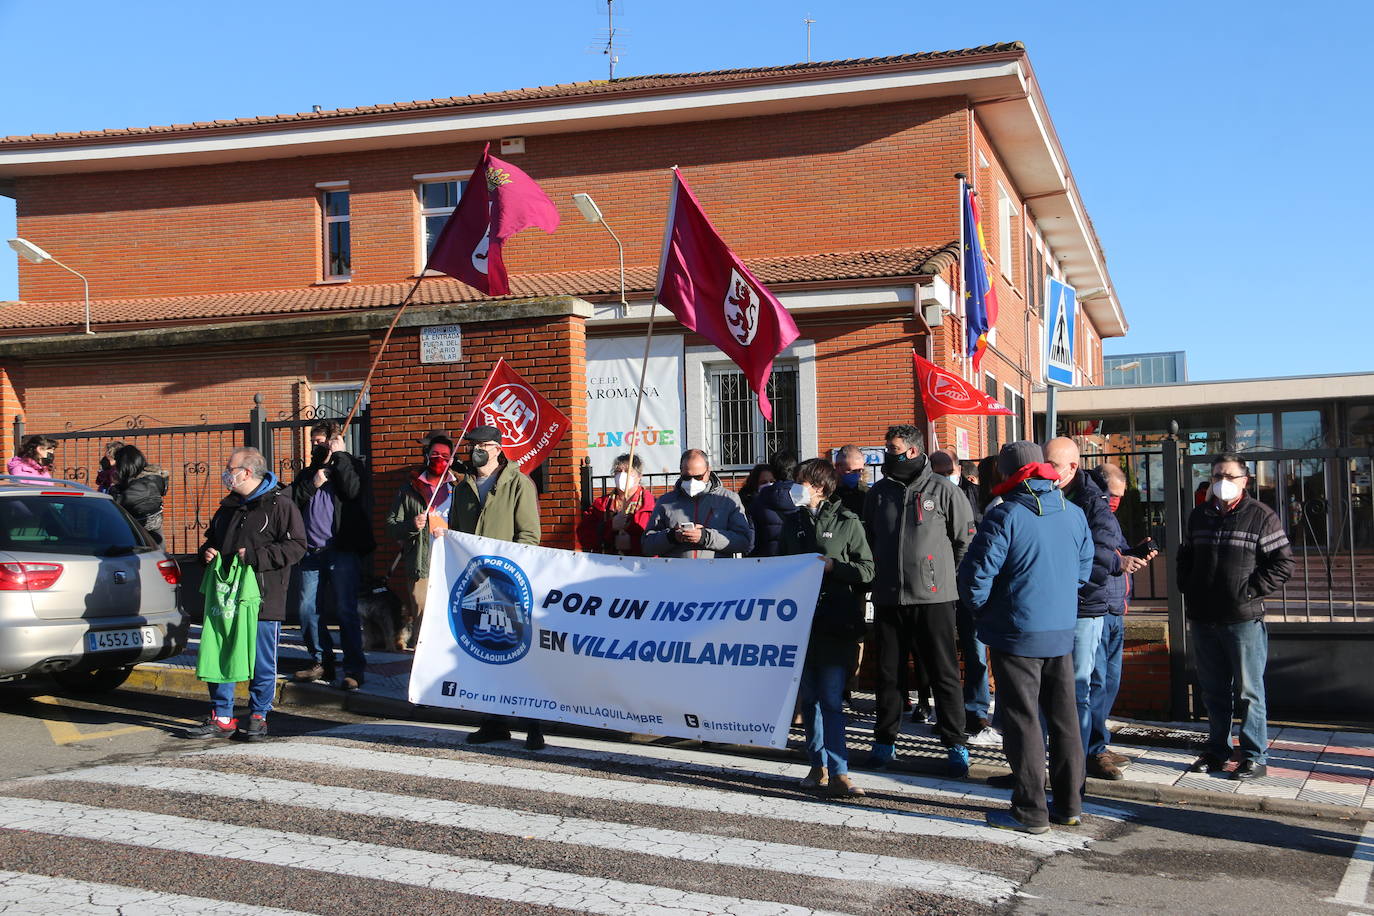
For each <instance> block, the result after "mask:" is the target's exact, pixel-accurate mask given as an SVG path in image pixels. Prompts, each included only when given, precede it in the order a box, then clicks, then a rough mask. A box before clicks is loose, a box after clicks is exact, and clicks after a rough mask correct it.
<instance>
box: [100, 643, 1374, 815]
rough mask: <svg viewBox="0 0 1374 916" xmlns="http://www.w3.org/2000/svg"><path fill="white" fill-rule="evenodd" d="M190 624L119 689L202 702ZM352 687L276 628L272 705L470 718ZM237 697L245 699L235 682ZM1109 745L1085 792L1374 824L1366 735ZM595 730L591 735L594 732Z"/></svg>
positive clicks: (375, 676) (378, 678)
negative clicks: (179, 650) (1214, 765)
mask: <svg viewBox="0 0 1374 916" xmlns="http://www.w3.org/2000/svg"><path fill="white" fill-rule="evenodd" d="M198 635H199V630H198V628H192V642H191V645H190V646H189V648H188V650H187V651H186V652H185V653H184V654H182V655H178V656H176V657H174V658H169V659H166V660H164V661H161V662H155V663H151V664H145V665H139V666H138V667H137V668H136V669H134V673H133V675H132V676H131V677H130V678H129V680H128V681H127V682H126V683H125V685H124V686H125V689H128V690H138V691H142V692H148V693H166V694H172V695H176V696H187V697H195V698H200V697H205V696H206V693H205V685H204V684H203V683H201V682H200V681H199V680H198V679H197V678H196V675H195V664H196V657H195V651H196V647H197V645H198ZM367 657H368V665H367V675H366V678H365V680H364V683H363V686H362V689H361V690H358V691H355V692H351V693H345V692H344V691H342V690H339V689H337V688H334V687H329V686H326V685H324V684H322V683H312V684H299V683H295V682H292V681H291V680H290V673H291V672H293V671H295V670H297V669H298V668H303V667H305V666H306V665H307V664H308V661H309V655H308V654H307V653H306V651H305V647H304V645H303V644H302V642H301V638H300V629H299V628H297V627H286V628H283V629H282V643H281V649H280V652H279V656H278V659H279V662H278V668H279V670H280V671H281V672H282V676H281V677H280V678H279V680H278V682H277V683H278V699H277V704H278V705H279V706H335V707H337V708H339V709H346V710H348V711H350V712H354V713H358V714H360V715H375V716H383V717H389V718H401V719H416V720H420V721H436V720H438V721H467V720H468V719H471V720H472V721H473V722H475V721H476V720H477V715H476V714H468V713H464V712H461V711H455V710H447V709H444V710H441V709H436V708H432V707H416V706H412V705H411V704H410V702H409V701H408V700H407V698H406V691H407V686H408V684H409V681H410V665H411V661H412V660H413V659H414V655H412V654H410V653H396V652H369V653H368V654H367ZM240 696H241V697H243V698H246V696H247V694H246V691H245V690H244V687H243V685H241V687H240ZM872 709H873V697H872V695H871V694H863V693H858V694H856V695H855V702H854V705H853V706H852V707H851V708H850V717H849V728H848V735H849V746H850V755H851V757H852V759H853V760H854V761H856V764H857V766H856V769H857V770H858V772H859V776H860V781H861V782H862V772H863V771H862V761H863V759H864V757H865V756H866V755H867V752H868V748H869V745H870V742H871V740H872V734H873V732H872V727H873V715H872ZM1112 729H1113V731H1114V732H1115V736H1116V740H1115V743H1114V744H1113V745H1112V749H1113V750H1115V751H1116V752H1117V753H1121V754H1125V755H1126V756H1128V757H1130V758H1131V759H1132V762H1131V763H1130V764H1129V765H1128V766H1126V767H1125V768H1124V772H1125V777H1126V778H1125V779H1124V780H1119V781H1108V780H1101V779H1089V780H1088V792H1089V794H1090V795H1096V796H1100V797H1107V798H1120V799H1129V800H1134V801H1143V802H1164V803H1167V804H1197V805H1208V806H1211V807H1225V808H1234V809H1244V810H1251V811H1269V812H1273V813H1276V814H1295V815H1309V816H1319V817H1348V818H1355V819H1361V820H1374V734H1369V733H1366V732H1354V731H1347V730H1340V729H1334V728H1332V729H1325V728H1292V727H1278V726H1276V727H1274V728H1272V729H1271V733H1270V750H1269V773H1268V775H1267V776H1265V777H1264V778H1263V779H1255V780H1251V781H1248V782H1237V781H1235V780H1233V779H1230V778H1229V776H1228V775H1226V774H1207V773H1190V772H1188V765H1189V764H1190V763H1192V762H1193V760H1194V759H1195V758H1196V757H1197V756H1198V753H1199V752H1200V751H1201V747H1202V741H1203V738H1204V737H1205V735H1206V726H1205V725H1204V724H1201V723H1192V722H1183V723H1149V722H1131V721H1127V720H1113V721H1112ZM555 730H557V731H564V732H574V733H579V734H581V733H587V734H591V733H593V732H595V731H596V730H590V729H585V728H581V727H573V726H566V725H557V726H555ZM598 733H599V732H598ZM800 746H801V732H800V729H794V730H793V732H792V739H791V741H790V742H789V750H787V751H782V752H779V751H774V750H771V749H762V748H748V747H746V748H732V751H734V752H736V753H746V754H755V755H768V756H777V755H781V756H785V757H786V758H787V759H793V760H795V759H796V750H797V749H799V748H800ZM969 753H970V757H971V763H972V765H971V768H970V776H971V777H973V778H975V779H986V778H987V777H989V776H993V775H996V774H998V773H1003V772H1006V770H1007V764H1006V758H1005V757H1003V756H1002V753H1001V751H1000V750H999V749H998V748H987V747H970V748H969ZM897 754H898V762H897V764H896V765H895V766H894V767H893V769H894V770H895V771H899V772H900V771H907V772H918V773H926V774H939V773H941V772H942V768H943V764H944V757H945V753H944V748H943V747H941V746H940V743H939V741H938V740H936V738H935V737H934V729H933V727H932V726H930V725H918V724H914V723H911V722H906V723H904V725H903V727H902V734H901V735H900V736H899V737H898V739H897Z"/></svg>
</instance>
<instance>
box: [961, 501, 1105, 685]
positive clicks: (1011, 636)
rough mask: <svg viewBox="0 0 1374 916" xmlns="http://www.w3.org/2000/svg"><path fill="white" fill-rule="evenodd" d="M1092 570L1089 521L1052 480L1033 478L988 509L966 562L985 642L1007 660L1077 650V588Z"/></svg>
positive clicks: (965, 578)
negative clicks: (1074, 638)
mask: <svg viewBox="0 0 1374 916" xmlns="http://www.w3.org/2000/svg"><path fill="white" fill-rule="evenodd" d="M1092 570H1093V540H1092V532H1091V531H1090V530H1089V529H1088V521H1087V518H1086V516H1084V514H1083V510H1082V509H1079V508H1078V507H1077V506H1075V505H1074V504H1073V503H1071V502H1069V501H1068V500H1067V499H1065V498H1064V494H1063V493H1062V492H1061V491H1060V490H1059V489H1058V488H1056V487H1055V485H1054V481H1051V480H1035V479H1032V480H1027V481H1024V482H1023V483H1021V484H1020V485H1019V486H1017V487H1016V488H1015V489H1013V490H1012V491H1011V492H1010V493H1008V494H1006V496H1005V497H1004V498H1003V500H1002V502H1001V503H1000V504H998V505H996V506H990V507H988V510H987V513H986V514H985V515H984V516H983V523H982V525H980V526H979V528H978V535H977V537H975V538H974V539H973V544H972V546H970V547H969V549H968V554H967V556H965V557H964V560H963V562H962V563H960V564H959V597H960V598H961V599H962V600H963V602H964V604H965V606H967V607H968V608H969V610H970V611H971V612H972V613H973V619H974V626H975V628H976V629H977V631H978V638H979V639H980V640H982V641H983V642H984V643H986V644H987V645H989V646H991V647H992V648H994V649H996V650H998V651H999V652H1005V653H1007V654H1008V655H1019V656H1023V657H1025V658H1057V657H1059V656H1061V655H1067V654H1068V653H1069V652H1072V651H1073V634H1074V627H1075V621H1076V620H1077V617H1078V588H1079V586H1081V585H1082V584H1084V583H1086V582H1087V581H1088V580H1089V577H1090V576H1091V575H1092Z"/></svg>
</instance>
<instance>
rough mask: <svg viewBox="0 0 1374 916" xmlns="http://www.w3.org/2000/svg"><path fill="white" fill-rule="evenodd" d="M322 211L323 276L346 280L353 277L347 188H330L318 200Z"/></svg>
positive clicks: (329, 278) (328, 278) (330, 278)
mask: <svg viewBox="0 0 1374 916" xmlns="http://www.w3.org/2000/svg"><path fill="white" fill-rule="evenodd" d="M320 205H321V208H322V209H323V211H324V276H325V279H327V280H347V279H348V278H349V277H351V276H352V275H353V249H352V239H351V238H350V234H349V226H348V188H346V187H345V188H330V189H328V190H326V191H325V192H324V193H323V195H322V198H321V200H320Z"/></svg>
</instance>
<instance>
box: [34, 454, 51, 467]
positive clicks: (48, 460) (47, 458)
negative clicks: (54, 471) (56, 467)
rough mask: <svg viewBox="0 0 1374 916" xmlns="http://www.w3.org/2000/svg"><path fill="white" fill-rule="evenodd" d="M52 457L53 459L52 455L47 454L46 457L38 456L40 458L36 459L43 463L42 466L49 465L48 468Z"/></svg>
mask: <svg viewBox="0 0 1374 916" xmlns="http://www.w3.org/2000/svg"><path fill="white" fill-rule="evenodd" d="M52 459H53V456H52V455H49V456H48V457H46V458H40V459H39V460H38V463H39V464H41V465H43V466H44V467H49V468H50V467H52Z"/></svg>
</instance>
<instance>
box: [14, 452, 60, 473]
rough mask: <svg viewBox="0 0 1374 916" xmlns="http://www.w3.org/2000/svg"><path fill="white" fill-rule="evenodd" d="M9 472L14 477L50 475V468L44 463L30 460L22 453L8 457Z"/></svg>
mask: <svg viewBox="0 0 1374 916" xmlns="http://www.w3.org/2000/svg"><path fill="white" fill-rule="evenodd" d="M8 469H9V472H10V473H11V474H13V475H14V476H16V477H51V476H52V468H51V467H49V466H48V465H46V464H39V463H38V462H37V461H31V460H29V459H28V458H25V457H24V456H22V455H15V456H14V457H13V458H11V459H10V463H9V465H8Z"/></svg>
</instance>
